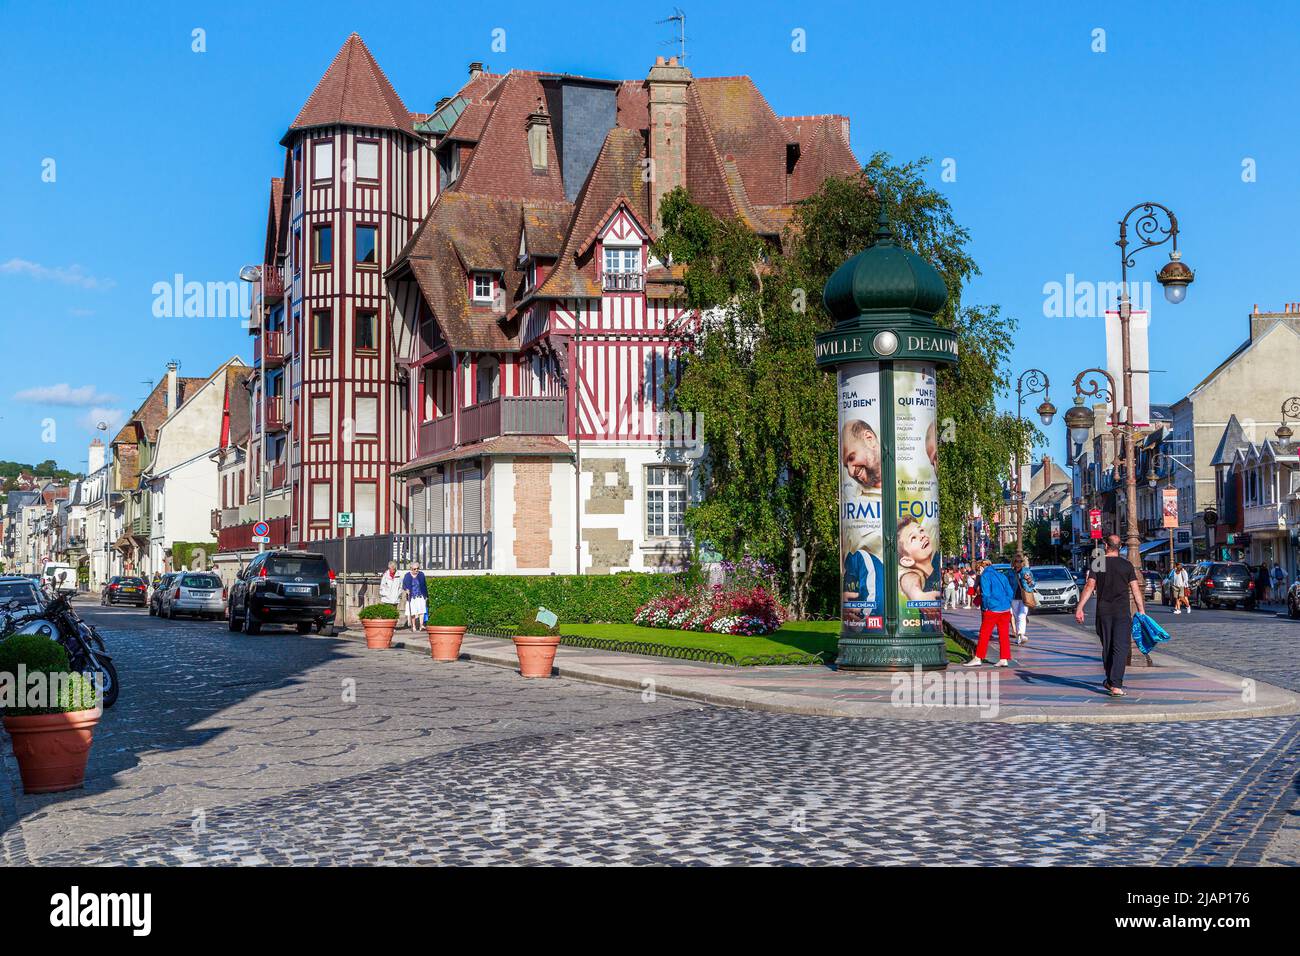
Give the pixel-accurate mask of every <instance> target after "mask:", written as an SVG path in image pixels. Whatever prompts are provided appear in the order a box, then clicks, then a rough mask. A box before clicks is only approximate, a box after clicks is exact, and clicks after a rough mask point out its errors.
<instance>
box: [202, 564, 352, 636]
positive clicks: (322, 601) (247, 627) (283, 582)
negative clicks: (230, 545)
mask: <svg viewBox="0 0 1300 956" xmlns="http://www.w3.org/2000/svg"><path fill="white" fill-rule="evenodd" d="M335 600H336V595H335V586H334V572H333V570H331V568H330V566H329V562H328V561H327V560H325V556H324V555H323V554H315V553H313V552H310V551H264V552H263V553H262V554H259V555H258V556H257V557H255V558H254V559H253V560H252V562H251V563H250V564H249V565H248V567H246V568H244V570H242V571H240V572H239V575H238V576H237V577H236V579H235V583H234V584H232V585H231V586H230V593H229V597H228V598H227V601H226V622H227V623H228V624H229V625H230V629H231V630H232V631H238V630H242V631H243V632H244V633H245V634H257V633H258V632H260V631H261V629H262V625H263V624H294V625H297V628H298V633H299V634H306V633H307V632H308V631H310V630H311V629H312V627H313V626H314V627H315V628H316V630H317V631H319V632H320V633H322V634H333V633H334V614H335V610H336V608H335Z"/></svg>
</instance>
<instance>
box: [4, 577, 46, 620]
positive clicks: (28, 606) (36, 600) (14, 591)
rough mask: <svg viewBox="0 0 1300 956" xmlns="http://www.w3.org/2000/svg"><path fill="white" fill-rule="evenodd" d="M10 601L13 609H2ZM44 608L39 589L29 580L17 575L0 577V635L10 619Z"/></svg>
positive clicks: (43, 600)
mask: <svg viewBox="0 0 1300 956" xmlns="http://www.w3.org/2000/svg"><path fill="white" fill-rule="evenodd" d="M10 601H14V602H16V603H15V604H14V606H13V607H4V605H6V604H8V603H9V602H10ZM44 606H45V598H44V597H42V595H41V589H40V588H39V587H37V586H36V582H35V581H33V580H32V579H31V578H28V577H23V576H22V575H17V574H4V575H0V633H4V631H6V630H7V629H8V626H9V621H10V619H12V618H15V617H20V616H22V615H24V614H31V613H32V612H33V611H39V610H40V609H41V608H43V607H44Z"/></svg>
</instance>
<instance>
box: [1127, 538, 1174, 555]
mask: <svg viewBox="0 0 1300 956" xmlns="http://www.w3.org/2000/svg"><path fill="white" fill-rule="evenodd" d="M1162 548H1163V549H1164V550H1165V551H1168V550H1169V542H1168V541H1147V542H1146V543H1145V544H1143V545H1142V546H1141V547H1140V548H1138V557H1140V558H1145V557H1146V556H1147V555H1148V554H1150V553H1151V552H1152V551H1159V550H1160V549H1162ZM1119 553H1120V555H1121V556H1122V557H1128V548H1127V547H1123V548H1120V549H1119Z"/></svg>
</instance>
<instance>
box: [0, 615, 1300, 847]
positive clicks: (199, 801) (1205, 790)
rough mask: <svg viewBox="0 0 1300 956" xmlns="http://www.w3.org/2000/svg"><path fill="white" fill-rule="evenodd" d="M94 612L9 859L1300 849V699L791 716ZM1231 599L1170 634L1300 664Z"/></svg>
mask: <svg viewBox="0 0 1300 956" xmlns="http://www.w3.org/2000/svg"><path fill="white" fill-rule="evenodd" d="M85 613H86V615H87V617H88V618H89V619H91V620H92V621H94V622H95V623H96V624H97V625H99V626H100V627H101V629H102V630H103V632H104V634H105V637H106V639H107V640H108V642H109V645H110V648H111V650H112V651H113V652H114V654H115V656H116V660H117V662H118V666H119V670H120V672H121V676H122V681H123V694H122V698H121V700H120V702H119V703H118V705H117V707H116V708H115V709H114V710H112V711H109V712H108V713H107V714H106V715H105V718H104V720H103V722H102V723H101V725H100V727H99V730H98V732H97V734H96V739H95V746H94V750H93V751H92V758H91V766H90V771H89V775H88V779H87V785H86V789H85V790H83V791H75V792H73V793H70V794H59V795H52V796H45V797H27V796H23V795H22V794H21V789H20V788H19V786H18V778H17V770H16V767H15V766H14V765H13V761H12V758H9V759H7V761H6V771H7V774H6V775H7V785H6V786H4V787H2V788H0V801H3V803H0V814H3V820H2V822H3V826H4V837H3V851H4V857H5V861H6V862H8V863H23V862H31V863H40V864H84V863H104V864H119V863H126V864H147V863H191V862H194V863H293V862H302V863H309V862H310V863H405V862H430V863H433V862H440V863H562V864H567V863H690V864H722V863H778V864H780V863H810V864H837V863H858V864H885V863H899V864H903V863H934V864H971V863H978V864H998V863H1024V864H1040V865H1041V864H1070V863H1082V864H1144V863H1145V864H1154V863H1242V864H1249V863H1257V862H1261V861H1264V862H1283V863H1287V862H1291V863H1294V862H1297V861H1300V855H1297V853H1296V848H1295V844H1294V841H1293V840H1291V839H1290V836H1289V834H1291V833H1292V832H1293V831H1292V830H1290V829H1287V828H1283V823H1284V822H1285V821H1287V820H1290V821H1291V822H1292V823H1293V822H1294V819H1295V818H1294V802H1295V791H1294V777H1295V769H1296V766H1297V758H1300V723H1298V722H1297V721H1296V719H1295V718H1293V717H1274V718H1260V719H1239V720H1222V721H1198V722H1184V723H1165V724H1132V725H1126V724H1107V725H1090V724H1070V725H1053V724H1027V725H1005V724H1002V725H999V724H987V723H978V722H976V723H956V722H926V723H918V722H911V721H893V720H883V719H881V720H877V719H862V720H846V719H834V718H818V717H804V716H787V715H779V714H766V713H754V712H748V711H739V710H732V709H724V708H716V707H705V706H702V705H696V704H688V703H684V702H681V701H675V700H670V699H667V698H665V697H663V696H660V697H658V698H657V699H654V700H643V699H642V695H640V694H638V693H636V692H634V691H627V690H619V689H614V688H607V687H601V686H596V685H592V684H586V683H579V682H576V681H570V680H564V679H553V680H550V681H524V680H522V679H520V678H519V677H518V676H517V675H516V674H514V673H512V672H511V671H509V670H506V669H505V668H497V667H491V666H487V665H481V664H473V663H469V662H465V661H462V662H460V663H457V664H452V665H435V664H433V663H432V662H431V661H429V660H427V659H425V658H422V657H420V656H418V655H415V654H411V653H406V652H401V651H388V652H378V651H366V650H365V649H364V648H363V647H361V646H360V645H358V644H356V643H353V642H349V641H343V640H331V639H323V638H316V637H300V636H298V635H296V634H290V633H287V632H276V631H270V632H268V633H266V634H264V635H262V636H259V637H248V636H244V635H240V634H231V633H229V632H228V631H227V630H226V628H225V626H224V625H223V624H220V623H208V622H193V621H177V622H164V621H160V620H156V619H153V618H149V617H147V616H146V615H144V614H143V612H137V611H134V610H125V609H120V610H119V609H114V610H101V609H99V608H94V607H91V608H86V609H85ZM1237 616H1238V617H1243V618H1245V617H1249V618H1250V620H1249V621H1243V622H1241V623H1236V621H1235V617H1233V616H1231V615H1230V613H1227V614H1222V615H1221V616H1219V615H1216V616H1211V615H1210V614H1206V615H1204V616H1203V617H1202V616H1200V615H1198V616H1196V617H1194V618H1193V619H1192V621H1190V622H1187V624H1183V623H1182V619H1181V618H1180V619H1177V620H1178V621H1179V622H1180V626H1179V627H1178V629H1177V631H1176V636H1175V643H1176V644H1177V646H1176V647H1171V648H1170V652H1171V653H1175V652H1176V653H1179V654H1184V655H1187V656H1188V657H1192V656H1193V655H1194V654H1201V655H1203V657H1201V658H1196V659H1201V660H1204V662H1205V663H1210V664H1213V666H1216V667H1223V668H1225V669H1238V670H1239V672H1241V673H1243V674H1246V675H1247V676H1258V677H1260V678H1261V679H1268V680H1271V681H1274V682H1277V683H1285V682H1284V681H1283V680H1282V678H1281V677H1279V676H1278V673H1279V671H1278V670H1277V668H1278V667H1279V666H1281V668H1282V670H1285V669H1286V662H1288V661H1289V666H1290V668H1291V670H1290V672H1289V673H1290V677H1289V680H1290V681H1291V683H1290V684H1287V685H1286V686H1291V687H1294V686H1296V683H1297V682H1298V680H1297V674H1296V670H1297V664H1296V661H1295V657H1296V655H1295V654H1294V653H1291V654H1290V656H1289V657H1284V658H1282V660H1281V661H1279V660H1275V659H1272V658H1271V657H1270V656H1269V649H1270V648H1277V649H1279V650H1280V649H1281V645H1282V643H1283V642H1284V641H1285V640H1286V639H1287V638H1286V637H1285V635H1286V634H1291V633H1294V632H1295V631H1296V628H1295V626H1294V625H1293V624H1292V623H1291V622H1286V621H1282V620H1275V621H1270V620H1269V619H1267V618H1265V617H1263V616H1259V615H1237ZM1229 621H1232V622H1233V623H1232V625H1231V627H1230V628H1226V629H1224V625H1225V624H1226V623H1228V622H1229ZM1256 628H1259V629H1260V632H1259V633H1260V635H1261V636H1260V637H1258V639H1256V638H1255V637H1254V636H1252V635H1254V634H1255V629H1256ZM1216 629H1224V630H1226V631H1228V632H1229V633H1228V636H1227V637H1216V636H1215V635H1216V634H1219V633H1221V631H1220V630H1216ZM1275 630H1276V632H1280V633H1281V635H1282V636H1281V637H1274V636H1273V635H1274V634H1275ZM1292 639H1293V638H1292ZM1216 641H1219V642H1220V643H1218V644H1216ZM1256 641H1257V643H1251V644H1250V646H1246V645H1247V643H1248V642H1256ZM1234 652H1235V653H1237V654H1239V655H1241V656H1240V657H1239V658H1231V657H1230V656H1229V655H1230V654H1231V653H1234ZM1252 654H1255V655H1257V657H1258V668H1259V673H1258V674H1252V673H1251V670H1250V668H1251V667H1252V666H1255V665H1253V664H1252V657H1251V655H1252ZM1266 670H1268V672H1269V673H1270V674H1272V676H1270V677H1265V671H1266ZM352 682H355V683H352ZM353 689H354V691H355V697H354V698H353V697H352V692H353Z"/></svg>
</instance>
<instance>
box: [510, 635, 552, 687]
mask: <svg viewBox="0 0 1300 956" xmlns="http://www.w3.org/2000/svg"><path fill="white" fill-rule="evenodd" d="M514 642H515V653H516V654H518V655H519V673H520V675H521V676H523V677H550V676H551V667H552V666H553V665H554V664H555V651H556V649H557V648H558V647H559V646H560V635H558V634H556V635H554V636H551V637H545V636H543V637H516V638H515V639H514Z"/></svg>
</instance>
